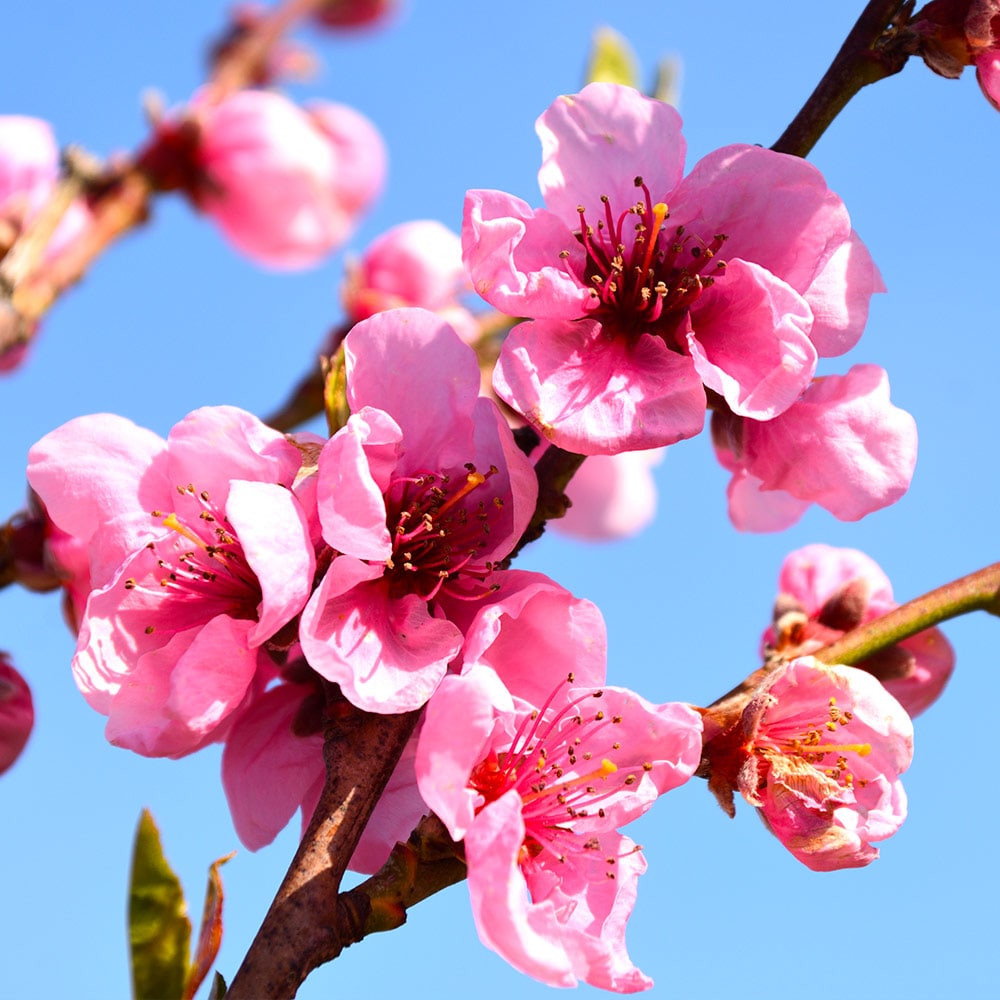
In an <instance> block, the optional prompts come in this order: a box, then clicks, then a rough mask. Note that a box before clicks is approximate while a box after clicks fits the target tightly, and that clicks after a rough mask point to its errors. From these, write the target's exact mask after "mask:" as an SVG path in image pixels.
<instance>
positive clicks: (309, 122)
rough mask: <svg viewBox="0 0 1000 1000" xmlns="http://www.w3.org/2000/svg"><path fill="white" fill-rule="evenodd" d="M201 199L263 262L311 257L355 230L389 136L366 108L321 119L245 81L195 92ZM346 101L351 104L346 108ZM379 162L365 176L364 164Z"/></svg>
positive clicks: (377, 181) (303, 262)
mask: <svg viewBox="0 0 1000 1000" xmlns="http://www.w3.org/2000/svg"><path fill="white" fill-rule="evenodd" d="M196 105H197V107H198V110H199V112H200V114H201V125H202V135H201V142H200V146H199V150H198V160H199V166H200V169H201V172H202V174H203V176H202V178H201V183H200V186H199V187H198V189H197V191H196V192H195V197H196V199H197V201H198V204H199V207H200V208H202V209H203V210H204V211H205V212H207V213H208V214H209V215H211V216H212V217H213V218H214V219H215V221H216V222H217V223H218V224H219V226H220V227H221V228H222V231H223V233H224V234H225V236H226V238H227V239H228V240H229V241H230V242H231V243H233V244H234V245H235V246H236V248H237V249H238V250H240V251H242V252H243V253H245V254H246V255H247V256H248V257H251V258H252V259H253V260H255V261H257V262H258V263H261V264H265V265H267V266H270V267H277V268H297V267H309V266H311V265H313V264H316V263H318V262H319V261H320V260H321V259H322V258H323V257H324V256H325V255H326V254H327V253H329V252H330V251H332V250H333V249H335V248H336V247H338V246H339V245H340V244H341V243H343V241H344V240H345V239H347V237H348V236H349V235H350V232H351V230H352V229H353V227H354V224H355V222H356V221H357V220H356V216H357V214H358V212H359V211H360V210H361V209H362V208H364V207H366V206H367V204H368V202H369V201H370V200H371V198H372V197H373V196H374V194H375V193H376V191H377V190H378V188H379V187H380V185H381V172H380V171H379V170H376V169H374V168H373V167H372V164H374V163H381V157H382V150H381V140H380V139H378V136H377V133H376V132H375V130H374V127H373V126H372V125H371V124H370V123H369V122H367V120H366V119H363V118H362V117H361V116H360V115H358V114H357V112H351V113H350V114H347V113H344V114H338V115H337V116H336V120H337V123H338V129H336V130H335V129H334V128H333V127H332V126H331V124H330V120H329V118H328V117H327V116H326V115H323V116H322V124H321V123H320V120H319V119H318V118H317V116H316V115H315V113H308V112H306V111H304V110H303V109H301V108H300V107H298V106H297V105H295V104H293V103H292V102H291V101H289V100H288V99H287V98H285V97H282V96H281V95H280V94H276V93H272V92H270V91H264V90H244V91H240V92H239V93H236V94H232V95H230V96H228V97H226V98H224V99H223V100H222V101H220V102H219V103H218V104H210V103H208V102H207V101H201V102H196ZM345 110H346V109H345ZM363 164H364V165H367V168H368V170H369V171H370V173H369V176H367V177H366V178H365V180H364V181H361V180H359V178H358V172H359V170H360V169H361V165H363Z"/></svg>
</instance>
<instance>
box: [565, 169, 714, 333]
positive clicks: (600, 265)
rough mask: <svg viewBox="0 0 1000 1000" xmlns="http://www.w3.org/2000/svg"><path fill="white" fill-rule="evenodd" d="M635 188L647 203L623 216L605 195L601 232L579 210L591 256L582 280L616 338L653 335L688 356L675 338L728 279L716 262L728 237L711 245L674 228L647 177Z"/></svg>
mask: <svg viewBox="0 0 1000 1000" xmlns="http://www.w3.org/2000/svg"><path fill="white" fill-rule="evenodd" d="M635 186H636V187H637V188H640V189H641V190H642V193H643V197H642V198H641V199H639V200H638V201H636V202H635V203H634V204H632V205H630V206H629V207H628V208H627V209H626V210H625V211H624V212H622V213H621V214H619V215H618V216H617V217H616V216H615V213H614V210H613V208H612V206H611V202H610V199H609V198H608V197H607V195H601V202H602V204H603V206H604V218H603V219H598V220H597V222H596V225H595V224H593V223H591V222H588V220H587V217H586V210H585V208H584V207H583V206H582V205H581V206H579V208H578V209H577V211H578V212H579V213H580V231H579V232H578V233H576V237H577V239H578V240H579V241H580V243H581V244H582V245H583V248H584V250H585V251H586V254H587V260H586V265H585V274H584V281H585V282H586V283H587V285H588V286H589V288H590V294H591V298H592V299H593V301H594V309H593V312H594V314H595V318H597V319H600V320H601V322H602V324H604V325H607V326H610V327H611V328H612V330H613V332H614V333H617V334H619V335H622V336H625V337H628V338H630V339H637V338H638V337H639V336H640V335H641V334H643V333H651V334H654V335H656V336H659V337H662V338H663V339H664V340H665V341H666V343H667V344H668V346H671V347H673V348H675V349H676V350H682V349H683V345H682V344H681V343H680V342H679V338H677V337H675V336H674V333H675V331H676V329H677V326H678V323H679V321H680V319H681V318H682V317H683V315H684V314H685V313H686V312H687V310H688V309H689V308H690V307H691V304H692V303H693V302H694V300H695V299H696V298H698V296H699V295H701V293H702V292H703V291H704V290H705V289H706V288H709V287H710V286H711V285H712V284H713V283H714V282H715V280H716V278H718V277H720V276H721V275H722V274H723V273H724V272H725V269H726V263H725V261H721V260H716V259H715V258H716V255H717V254H718V252H719V250H720V249H721V247H722V245H723V243H725V241H726V239H727V237H726V236H725V235H724V234H717V235H715V236H713V237H712V239H711V240H710V241H708V242H705V241H704V240H702V239H700V238H699V237H697V236H694V235H692V234H690V233H688V232H686V231H685V228H684V226H675V227H670V226H669V225H667V220H668V219H669V218H670V210H669V208H668V206H667V205H665V204H664V203H663V202H656V203H655V204H654V203H653V199H652V195H651V194H650V193H649V188H648V187H646V185H645V184H644V183H643V180H642V178H641V177H636V179H635ZM562 256H563V257H568V256H569V251H563V253H562Z"/></svg>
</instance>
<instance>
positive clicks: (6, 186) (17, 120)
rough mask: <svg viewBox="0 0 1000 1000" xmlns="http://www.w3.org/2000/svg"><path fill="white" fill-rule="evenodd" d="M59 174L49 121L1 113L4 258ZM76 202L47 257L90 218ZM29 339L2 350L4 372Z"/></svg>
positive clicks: (0, 241) (0, 251) (0, 237)
mask: <svg viewBox="0 0 1000 1000" xmlns="http://www.w3.org/2000/svg"><path fill="white" fill-rule="evenodd" d="M58 177H59V150H58V148H57V147H56V141H55V137H54V136H53V134H52V129H51V127H50V126H49V124H48V122H45V121H42V120H41V119H39V118H29V117H27V116H25V115H0V258H2V257H3V256H4V254H5V253H6V252H7V250H8V249H10V246H11V245H12V244H13V242H14V240H15V239H16V238H17V236H18V235H19V234H20V233H21V231H22V230H23V229H24V227H25V226H26V225H27V223H29V222H30V221H31V220H32V218H33V217H34V216H35V215H36V214H37V213H38V211H39V210H40V209H41V208H42V206H43V205H44V204H45V203H46V202H47V201H48V199H49V196H50V195H51V194H52V192H53V190H54V189H55V185H56V181H57V180H58ZM87 219H88V213H87V211H86V209H85V208H84V206H83V205H82V203H80V202H74V203H73V204H71V205H70V207H69V210H68V211H67V212H66V214H65V215H64V216H63V218H62V220H61V221H60V223H59V225H58V226H57V227H56V230H55V232H54V233H53V234H52V238H51V239H50V240H49V242H48V244H47V246H46V249H45V253H44V256H43V261H51V260H52V259H53V258H54V257H56V256H58V254H59V253H60V252H61V251H62V250H64V249H65V247H66V246H67V245H68V244H69V243H70V242H71V241H72V240H73V239H74V238H76V237H77V236H78V235H79V234H80V233H81V231H82V230H83V228H84V226H85V225H86V223H87ZM25 347H26V345H25V344H23V343H22V344H18V345H17V346H15V347H13V348H10V349H9V350H6V351H4V352H2V353H0V372H3V371H10V370H11V369H13V368H15V367H16V366H17V365H18V364H19V363H20V362H21V360H22V359H23V358H24V354H25Z"/></svg>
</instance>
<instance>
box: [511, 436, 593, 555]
mask: <svg viewBox="0 0 1000 1000" xmlns="http://www.w3.org/2000/svg"><path fill="white" fill-rule="evenodd" d="M586 457H587V456H586V455H576V454H574V453H573V452H571V451H563V450H562V448H557V447H556V446H555V445H554V444H552V445H549V447H548V448H547V449H546V450H545V454H543V455H542V457H541V458H540V459H539V460H538V461H537V462H536V463H535V475H536V476H537V477H538V502H537V503H536V504H535V513H534V514H533V515H532V518H531V520H530V521H529V522H528V526H527V528H525V529H524V534H523V535H521V537H520V539H519V540H518V543H517V545H516V546H514V551H513V552H511V554H510V555H509V556H507V558H506V559H505V560H504V566H507V565H509V564H510V561H511V560H512V559H513V558H514V557H515V556H516V555H517V554H518V552H520V551H521V549H523V548H524V546H525V545H527V544H528V543H529V542H533V541H535V539H536V538H540V537H541V535H542V532H543V531H544V530H545V522H546V521H549V520H552V519H553V518H557V517H562V516H563V515H564V514H565V513H566V511H567V509H568V508H569V503H568V501H567V499H566V487H567V486H568V485H569V481H570V480H571V479H572V478H573V476H574V475H575V474H576V471H577V469H579V468H580V466H581V465H583V460H584V459H585V458H586Z"/></svg>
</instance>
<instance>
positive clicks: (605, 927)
mask: <svg viewBox="0 0 1000 1000" xmlns="http://www.w3.org/2000/svg"><path fill="white" fill-rule="evenodd" d="M599 841H600V849H599V850H595V851H588V852H587V855H588V856H587V857H586V858H584V859H576V863H574V864H565V863H563V864H559V863H557V862H555V863H554V862H552V861H551V859H549V858H547V857H545V856H539V858H538V859H536V861H535V862H533V863H529V864H527V865H525V866H524V869H523V871H524V875H525V881H526V882H527V885H528V891H529V892H530V893H531V898H532V900H533V901H534V902H535V903H536V904H538V903H541V902H543V901H544V902H548V903H551V904H552V905H553V906H554V907H555V908H556V911H557V912H558V913H559V914H560V917H561V919H562V922H563V926H562V928H561V940H562V943H563V946H564V947H565V949H566V951H567V953H568V954H569V955H570V958H571V961H572V963H573V971H574V972H575V973H576V975H577V976H579V977H580V978H581V979H582V980H583V981H584V982H587V983H590V984H591V985H592V986H598V987H601V988H602V989H606V990H613V991H614V992H616V993H635V992H637V991H639V990H647V989H649V988H650V987H651V986H652V985H653V980H652V979H650V978H649V977H648V976H646V975H644V974H643V973H642V971H640V970H639V969H638V968H636V966H635V965H633V964H632V960H631V959H630V958H629V956H628V951H627V949H626V946H625V924H626V922H627V921H628V918H629V916H631V913H632V910H633V909H634V907H635V901H636V897H637V895H638V883H639V876H640V875H641V874H642V873H643V872H645V870H646V859H645V858H644V857H643V856H642V854H641V852H640V851H639V850H638V849H637V847H636V845H635V843H634V842H633V841H632V840H630V839H629V838H628V837H624V836H622V835H621V834H620V833H616V832H605V833H603V834H602V835H601V836H600V838H599ZM608 858H614V859H615V864H614V869H613V870H614V874H615V877H614V878H613V879H609V878H608V871H609V865H608V860H607V859H608Z"/></svg>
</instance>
